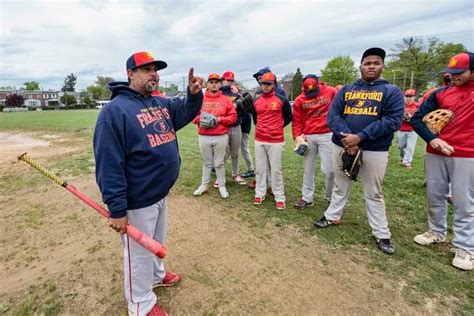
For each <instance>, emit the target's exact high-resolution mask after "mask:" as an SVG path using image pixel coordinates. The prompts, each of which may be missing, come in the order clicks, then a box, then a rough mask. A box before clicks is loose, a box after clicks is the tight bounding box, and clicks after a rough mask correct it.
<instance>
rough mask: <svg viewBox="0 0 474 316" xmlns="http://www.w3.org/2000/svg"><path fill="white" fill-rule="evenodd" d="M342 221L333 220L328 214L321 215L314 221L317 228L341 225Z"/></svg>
mask: <svg viewBox="0 0 474 316" xmlns="http://www.w3.org/2000/svg"><path fill="white" fill-rule="evenodd" d="M340 223H341V220H340V219H339V220H337V221H331V220H329V219H326V216H323V217H321V218H320V219H318V220H316V221H314V226H315V227H317V228H326V227H328V226H329V225H339V224H340Z"/></svg>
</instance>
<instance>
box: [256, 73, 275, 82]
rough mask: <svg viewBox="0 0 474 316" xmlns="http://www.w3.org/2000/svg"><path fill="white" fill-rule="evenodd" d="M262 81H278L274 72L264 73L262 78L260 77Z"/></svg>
mask: <svg viewBox="0 0 474 316" xmlns="http://www.w3.org/2000/svg"><path fill="white" fill-rule="evenodd" d="M262 82H268V83H275V82H276V76H275V74H274V73H273V72H267V73H264V74H263V75H262V78H260V81H259V83H262Z"/></svg>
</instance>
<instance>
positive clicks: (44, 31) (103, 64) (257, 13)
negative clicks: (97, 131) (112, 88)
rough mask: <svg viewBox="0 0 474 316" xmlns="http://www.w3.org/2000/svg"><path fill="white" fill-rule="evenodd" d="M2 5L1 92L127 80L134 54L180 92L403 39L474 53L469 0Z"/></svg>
mask: <svg viewBox="0 0 474 316" xmlns="http://www.w3.org/2000/svg"><path fill="white" fill-rule="evenodd" d="M0 6H1V10H0V18H1V27H0V39H1V41H0V86H6V85H16V86H17V87H18V86H21V85H22V83H23V82H26V81H31V80H35V81H38V82H40V83H41V85H42V86H44V87H45V88H53V89H60V88H61V86H62V83H63V80H64V77H65V76H66V75H67V74H70V73H71V72H72V73H75V74H76V75H77V76H78V83H77V86H76V88H77V89H83V88H85V87H87V86H88V85H91V84H93V83H94V81H95V80H96V77H97V76H98V75H102V76H110V77H113V78H115V79H117V80H120V79H125V77H126V74H125V61H126V59H127V58H128V57H129V56H130V55H131V54H132V53H133V52H135V51H141V50H146V51H150V52H151V53H152V54H153V55H154V56H155V57H156V58H159V59H163V60H165V61H166V62H167V63H168V65H169V67H168V68H167V69H165V70H163V71H162V72H161V73H160V74H161V78H162V82H165V81H166V82H168V83H169V84H171V83H175V84H178V85H179V86H181V85H182V83H181V80H182V77H183V76H186V75H187V71H188V69H189V67H190V66H195V67H196V71H197V72H198V73H200V74H202V75H207V74H209V73H211V72H223V71H225V70H232V71H234V72H236V75H237V79H238V80H240V81H245V82H246V83H248V84H249V85H253V84H254V81H253V78H252V77H251V75H252V74H253V73H254V72H255V71H256V70H258V69H259V68H261V67H263V66H271V67H272V70H273V71H274V72H276V73H277V75H279V76H282V75H284V74H286V73H290V72H294V71H295V70H296V68H297V67H300V68H301V70H302V72H303V73H309V72H312V73H319V72H320V70H321V69H322V68H323V67H324V66H325V64H326V63H327V61H329V59H331V58H332V57H334V56H336V55H349V56H351V57H352V58H353V59H354V61H356V63H357V62H358V60H359V57H360V54H361V53H362V51H363V50H364V49H365V48H367V47H370V46H381V47H384V48H386V49H387V50H390V49H391V48H394V47H395V45H396V44H397V43H399V42H401V40H402V39H403V38H406V37H410V36H422V38H424V39H426V38H427V35H430V34H435V35H437V36H438V37H439V38H440V39H441V40H443V41H445V42H461V43H463V44H464V45H465V46H467V47H468V49H470V50H473V48H474V47H473V43H472V36H473V34H472V33H473V24H472V16H473V15H474V9H473V4H472V3H471V1H443V0H433V1H428V0H420V1H370V0H359V1H357V2H347V1H346V2H342V1H258V2H257V1H217V0H210V1H159V2H157V1H151V0H149V1H148V0H144V1H124V0H109V1H92V0H87V1H84V0H83V1H72V0H71V1H67V0H64V1H58V0H56V1H50V0H36V1H33V0H31V1H22V0H17V1H13V0H7V1H5V0H4V1H2V2H1V4H0ZM459 12H463V14H462V16H460V15H459ZM466 30H467V31H468V32H466ZM462 31H464V32H462ZM469 31H470V32H469Z"/></svg>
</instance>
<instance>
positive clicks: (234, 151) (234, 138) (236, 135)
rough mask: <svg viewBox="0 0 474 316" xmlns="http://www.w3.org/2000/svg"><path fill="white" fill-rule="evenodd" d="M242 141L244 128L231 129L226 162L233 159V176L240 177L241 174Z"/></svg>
mask: <svg viewBox="0 0 474 316" xmlns="http://www.w3.org/2000/svg"><path fill="white" fill-rule="evenodd" d="M241 141H242V128H241V127H240V125H237V126H231V127H229V146H228V147H227V148H226V153H225V158H224V162H225V161H227V159H229V156H230V159H231V162H232V176H238V175H240V172H239V150H240V143H241Z"/></svg>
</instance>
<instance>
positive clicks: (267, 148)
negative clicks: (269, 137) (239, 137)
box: [255, 141, 286, 202]
mask: <svg viewBox="0 0 474 316" xmlns="http://www.w3.org/2000/svg"><path fill="white" fill-rule="evenodd" d="M284 148H285V143H284V142H283V143H263V142H259V141H255V166H256V167H257V168H256V170H255V181H256V186H255V196H256V197H265V195H266V194H267V170H268V169H267V168H268V167H270V178H271V187H272V191H273V194H274V195H275V202H285V200H286V198H285V187H284V184H283V168H282V160H283V151H284Z"/></svg>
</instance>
